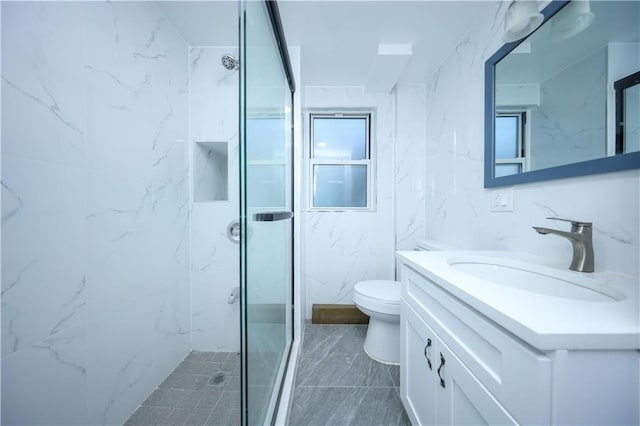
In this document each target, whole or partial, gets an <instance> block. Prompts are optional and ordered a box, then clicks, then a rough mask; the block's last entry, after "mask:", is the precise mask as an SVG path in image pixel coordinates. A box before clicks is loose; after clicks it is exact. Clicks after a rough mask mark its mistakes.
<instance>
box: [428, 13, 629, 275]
mask: <svg viewBox="0 0 640 426" xmlns="http://www.w3.org/2000/svg"><path fill="white" fill-rule="evenodd" d="M508 5H509V4H508V3H499V4H492V5H490V6H488V7H487V11H486V12H485V13H484V15H482V16H480V17H479V18H478V21H477V23H476V24H475V25H474V26H473V27H472V28H471V29H470V31H469V33H468V34H467V35H466V36H465V37H464V38H463V39H462V40H461V41H460V42H459V43H458V45H457V46H456V48H455V49H454V50H453V51H452V52H451V54H450V55H449V57H448V59H447V60H446V61H445V62H444V63H443V64H442V65H441V66H440V67H439V69H438V70H437V72H436V73H435V74H434V75H433V76H431V77H430V78H429V79H428V81H427V93H426V99H427V102H426V105H427V106H426V128H427V131H426V141H427V143H426V204H425V205H426V211H425V224H426V236H427V237H429V238H438V239H441V240H443V241H446V242H450V243H455V244H458V245H460V246H463V247H469V248H473V249H506V250H518V251H524V252H529V253H534V254H539V255H544V256H552V257H557V258H558V259H566V262H567V266H568V265H569V263H570V260H571V246H570V243H569V242H567V241H565V240H564V239H561V238H554V237H553V236H542V235H538V234H537V233H535V232H534V231H533V230H532V229H531V226H533V225H544V226H550V227H558V228H563V227H565V226H566V225H565V224H563V223H554V222H551V221H548V220H546V219H545V218H546V217H547V216H562V217H568V218H576V219H581V220H586V221H591V222H593V223H594V248H595V260H596V265H595V266H596V269H606V270H612V271H620V272H623V273H628V274H633V275H638V274H639V272H640V266H639V264H638V258H639V257H640V245H639V244H640V243H639V227H640V217H639V210H640V202H639V200H638V194H640V171H638V170H632V171H625V172H617V173H608V174H601V175H593V176H585V177H578V178H570V179H562V180H555V181H550V182H540V183H532V184H526V185H519V186H516V187H514V212H506V213H504V212H501V213H493V212H491V211H490V198H491V195H492V193H493V190H489V189H484V188H483V146H484V145H483V144H484V141H483V126H484V124H483V123H484V117H483V114H484V107H483V101H484V62H485V60H486V59H487V58H489V56H491V55H492V54H493V53H494V52H495V51H496V50H497V49H498V48H499V47H500V46H501V45H502V43H501V41H500V36H501V31H502V19H503V16H504V13H505V12H506V9H507V7H508Z"/></svg>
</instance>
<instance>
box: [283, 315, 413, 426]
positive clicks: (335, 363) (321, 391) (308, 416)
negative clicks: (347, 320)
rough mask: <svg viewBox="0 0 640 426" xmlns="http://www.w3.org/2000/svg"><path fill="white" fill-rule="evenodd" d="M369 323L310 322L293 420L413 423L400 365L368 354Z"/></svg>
mask: <svg viewBox="0 0 640 426" xmlns="http://www.w3.org/2000/svg"><path fill="white" fill-rule="evenodd" d="M365 335H366V326H318V325H307V326H306V328H305V338H304V342H303V345H302V350H301V356H300V361H299V365H298V371H297V373H296V381H295V383H296V386H295V388H294V391H293V400H292V404H291V410H290V413H289V419H288V422H289V425H291V426H314V425H340V426H347V425H349V426H350V425H362V426H365V425H366V426H374V425H380V426H383V425H384V426H395V425H398V426H400V425H403V426H404V425H409V424H410V423H409V419H408V418H407V415H406V413H405V410H404V407H403V406H402V402H401V400H400V393H399V388H398V387H399V385H400V369H399V367H398V366H392V365H386V364H382V363H379V362H377V361H374V360H372V359H371V358H369V357H368V356H367V355H366V353H365V352H364V350H363V349H362V346H363V344H364V337H365Z"/></svg>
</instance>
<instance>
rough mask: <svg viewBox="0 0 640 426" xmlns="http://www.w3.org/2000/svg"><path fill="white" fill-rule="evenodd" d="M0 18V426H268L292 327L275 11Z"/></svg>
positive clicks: (285, 106)
mask: <svg viewBox="0 0 640 426" xmlns="http://www.w3.org/2000/svg"><path fill="white" fill-rule="evenodd" d="M0 18H1V47H2V51H1V62H0V69H1V74H2V86H1V110H0V111H1V115H2V120H1V126H2V127H1V141H0V157H1V167H0V175H1V181H2V196H1V199H0V209H1V211H2V226H1V228H0V238H1V241H2V245H1V250H2V251H1V264H0V267H1V278H2V282H1V284H2V287H1V288H2V290H1V295H0V301H1V316H2V364H1V369H2V371H1V377H2V387H1V389H2V395H1V396H2V405H1V407H0V409H1V418H2V423H3V424H52V425H53V424H65V425H66V424H78V425H87V424H92V425H93V424H123V423H127V422H128V423H130V424H136V422H138V421H140V422H144V421H145V420H147V421H149V419H156V420H155V421H160V422H169V423H170V422H171V421H172V420H171V419H177V418H178V417H176V416H178V415H180V414H191V415H192V417H190V418H191V419H194V418H196V417H197V416H196V415H198V416H199V417H198V418H199V419H200V423H202V424H205V423H206V424H221V423H231V424H235V423H238V424H239V423H242V424H270V423H272V422H273V421H274V420H275V416H276V413H277V410H278V406H279V404H280V403H281V401H279V399H280V395H281V390H282V387H283V382H284V377H285V375H286V374H287V365H288V360H289V358H290V356H291V354H292V353H293V352H294V351H292V349H291V348H292V347H293V346H295V344H294V342H293V328H294V322H295V321H298V320H296V319H295V318H294V316H293V314H294V312H293V304H292V300H293V296H294V294H293V289H294V285H293V280H294V268H293V256H294V226H293V221H294V219H293V210H294V201H295V199H294V196H293V187H294V183H293V182H294V178H293V176H294V173H293V170H294V164H293V154H294V148H293V140H294V137H293V136H294V131H293V117H294V104H293V100H294V95H293V93H294V90H295V82H294V81H295V79H294V76H293V71H292V66H291V61H290V59H289V55H288V53H287V52H288V49H287V46H286V42H285V40H284V36H283V32H282V27H281V24H280V19H279V13H278V8H277V4H276V3H275V2H272V1H259V2H256V1H244V0H242V1H240V2H219V1H211V2H184V1H175V2H171V1H166V2H138V1H121V2H108V1H104V2H103V1H87V2H63V1H60V2H58V1H46V2H37V1H36V2H34V1H3V2H2V3H1V4H0ZM233 363H237V364H239V367H238V368H237V369H234V367H233ZM177 366H178V368H176V367H177ZM222 373H224V374H222ZM229 376H231V377H229ZM234 376H237V377H234ZM229 378H231V379H233V378H237V383H236V385H239V386H237V388H232V389H231V390H229V389H228V388H224V389H223V388H222V387H220V386H221V385H222V384H223V383H224V384H225V386H226V385H227V384H231V385H233V380H228V379H229ZM178 379H179V380H178ZM134 413H135V415H133V414H134ZM132 415H133V416H132ZM145 416H147V417H145ZM154 416H155V417H154ZM193 416H196V417H193ZM224 416H226V417H224ZM178 421H179V420H176V422H178Z"/></svg>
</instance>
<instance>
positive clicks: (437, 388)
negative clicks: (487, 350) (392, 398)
mask: <svg viewBox="0 0 640 426" xmlns="http://www.w3.org/2000/svg"><path fill="white" fill-rule="evenodd" d="M401 316H402V318H403V319H402V322H401V325H400V328H401V333H402V334H401V336H402V337H401V340H402V342H403V345H402V348H401V360H402V361H401V363H400V371H401V373H400V374H401V398H402V401H403V403H404V404H405V407H406V409H407V412H408V414H409V417H410V418H411V422H412V423H413V424H414V425H458V424H465V425H480V424H517V423H516V421H515V420H514V419H513V418H512V417H511V416H510V415H509V413H508V412H507V411H506V409H505V408H504V407H503V406H502V405H501V404H500V403H499V402H498V401H497V400H496V399H495V398H494V397H493V396H492V395H491V393H490V392H489V391H488V390H487V389H486V388H485V387H484V386H482V384H481V383H480V381H479V380H478V379H477V378H476V377H475V376H474V375H473V374H472V373H471V372H470V371H469V370H468V369H467V368H466V367H465V366H464V364H463V363H462V361H460V359H458V357H457V356H456V355H455V354H454V353H453V351H452V350H451V349H450V348H449V347H448V346H447V345H446V344H445V343H444V342H443V341H442V340H441V339H440V338H439V337H438V335H437V334H436V333H435V332H434V331H433V329H431V327H429V326H428V325H427V324H426V323H425V322H424V321H422V320H421V319H420V317H419V316H418V314H416V312H415V311H414V310H413V309H412V308H411V307H409V306H408V305H406V304H405V305H403V306H402V313H401Z"/></svg>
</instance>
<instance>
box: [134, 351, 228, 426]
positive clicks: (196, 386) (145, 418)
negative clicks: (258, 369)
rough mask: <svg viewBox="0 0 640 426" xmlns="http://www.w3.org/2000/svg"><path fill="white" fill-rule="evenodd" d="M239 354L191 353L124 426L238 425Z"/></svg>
mask: <svg viewBox="0 0 640 426" xmlns="http://www.w3.org/2000/svg"><path fill="white" fill-rule="evenodd" d="M239 395H240V355H239V354H238V353H233V352H197V351H192V352H191V353H190V354H189V355H187V357H186V358H185V359H184V360H183V361H182V362H181V363H180V364H178V366H177V367H176V368H175V369H174V370H173V371H172V372H171V374H169V375H168V376H167V378H166V379H165V380H164V381H163V382H162V383H160V385H159V386H158V388H157V389H156V390H154V391H153V392H152V393H151V395H149V397H148V398H147V399H146V400H145V401H144V402H143V403H142V405H141V406H140V408H138V409H137V410H136V412H135V413H133V414H132V415H131V417H129V419H128V420H127V421H126V422H125V426H133V425H167V426H179V425H185V426H187V425H188V426H201V425H239V424H240V397H239Z"/></svg>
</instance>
